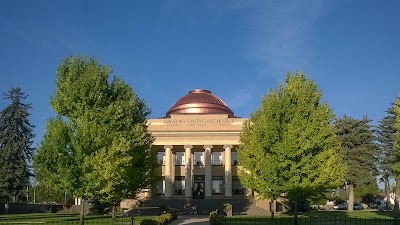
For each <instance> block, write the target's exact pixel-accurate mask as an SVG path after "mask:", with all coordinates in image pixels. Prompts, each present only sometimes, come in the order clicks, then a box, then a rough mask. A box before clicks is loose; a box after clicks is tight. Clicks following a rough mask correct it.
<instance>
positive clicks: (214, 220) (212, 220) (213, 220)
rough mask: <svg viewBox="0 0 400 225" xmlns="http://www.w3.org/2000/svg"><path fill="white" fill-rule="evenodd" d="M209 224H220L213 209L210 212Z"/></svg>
mask: <svg viewBox="0 0 400 225" xmlns="http://www.w3.org/2000/svg"><path fill="white" fill-rule="evenodd" d="M210 225H221V220H220V218H219V216H218V214H217V212H215V211H212V212H210Z"/></svg>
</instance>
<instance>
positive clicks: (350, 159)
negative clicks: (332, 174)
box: [334, 116, 377, 211]
mask: <svg viewBox="0 0 400 225" xmlns="http://www.w3.org/2000/svg"><path fill="white" fill-rule="evenodd" d="M370 121H371V120H369V119H368V118H367V117H364V118H363V119H361V120H358V119H353V118H351V117H348V116H344V117H343V118H340V119H338V120H336V121H335V123H334V128H335V132H336V135H337V136H338V138H339V140H340V143H341V150H342V154H343V156H344V161H345V163H346V165H347V174H346V181H347V184H348V188H349V204H348V210H349V211H352V210H353V205H354V188H356V186H358V185H360V186H362V185H371V182H376V179H375V176H376V175H377V169H376V165H375V161H376V158H377V157H376V156H377V146H376V144H375V143H374V141H375V138H374V135H373V130H372V129H371V126H370V125H369V122H370Z"/></svg>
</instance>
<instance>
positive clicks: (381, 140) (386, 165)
mask: <svg viewBox="0 0 400 225" xmlns="http://www.w3.org/2000/svg"><path fill="white" fill-rule="evenodd" d="M386 113H387V115H386V116H385V117H384V118H383V119H381V120H380V121H379V125H378V129H377V139H378V146H379V149H378V150H379V158H378V169H379V172H380V175H381V179H380V180H381V182H383V183H384V184H385V193H386V197H387V198H388V199H389V195H390V178H391V177H392V176H393V172H392V171H393V164H394V160H395V158H394V148H395V137H396V127H395V112H394V104H392V107H390V108H388V109H387V110H386ZM386 207H388V208H389V207H390V201H386Z"/></svg>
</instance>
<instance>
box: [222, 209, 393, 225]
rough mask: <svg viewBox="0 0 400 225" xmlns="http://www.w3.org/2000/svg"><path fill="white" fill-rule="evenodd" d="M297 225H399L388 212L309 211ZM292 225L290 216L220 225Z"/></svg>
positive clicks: (239, 218) (235, 219) (240, 218)
mask: <svg viewBox="0 0 400 225" xmlns="http://www.w3.org/2000/svg"><path fill="white" fill-rule="evenodd" d="M298 222H299V225H396V224H397V225H400V218H396V219H394V218H393V216H392V213H390V212H379V211H367V210H362V211H353V212H347V211H311V212H308V213H302V214H300V215H299V220H298ZM286 224H287V225H292V224H293V215H292V214H279V215H276V217H275V219H274V220H272V219H271V218H270V217H261V216H259V217H254V216H234V217H231V218H226V219H222V225H286Z"/></svg>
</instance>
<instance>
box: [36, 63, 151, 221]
mask: <svg viewBox="0 0 400 225" xmlns="http://www.w3.org/2000/svg"><path fill="white" fill-rule="evenodd" d="M110 73H111V69H110V68H109V67H107V66H103V65H100V64H98V62H97V61H96V60H95V59H93V58H87V57H70V58H66V59H64V60H62V61H61V63H60V65H59V67H58V69H57V79H56V85H57V89H56V92H55V95H54V96H53V97H51V101H50V102H51V106H52V108H53V109H54V111H55V112H56V113H57V117H56V118H50V119H49V120H48V121H47V125H46V133H45V135H44V138H43V140H42V142H41V143H40V145H39V148H38V152H37V155H36V156H35V158H34V165H35V169H36V173H37V176H38V179H39V183H40V182H43V183H45V184H47V185H49V186H51V187H52V188H55V189H58V190H61V191H65V192H67V193H71V194H72V195H73V196H75V197H81V198H83V199H88V198H97V199H100V200H102V201H107V202H111V203H112V204H114V205H115V204H117V203H118V202H119V201H121V200H123V199H125V198H129V197H132V196H134V195H135V194H136V192H137V191H138V190H139V189H142V188H144V187H147V186H149V185H151V184H152V183H153V182H154V181H155V179H156V176H155V168H156V167H157V160H156V155H155V153H154V152H152V151H151V144H152V142H153V139H152V137H151V135H150V133H149V132H148V131H147V126H146V117H147V116H148V115H149V114H150V110H149V109H148V108H147V106H146V104H145V102H144V101H143V100H141V99H140V98H139V97H138V96H137V95H136V94H135V93H134V92H133V90H132V89H131V88H130V87H129V86H128V85H127V84H126V83H124V82H123V81H122V80H121V79H119V78H117V77H114V78H113V79H111V80H110V79H109V75H110ZM83 207H84V204H82V210H81V224H83V212H84V208H83ZM114 208H115V207H114ZM113 212H114V213H113V217H114V218H115V210H113Z"/></svg>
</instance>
